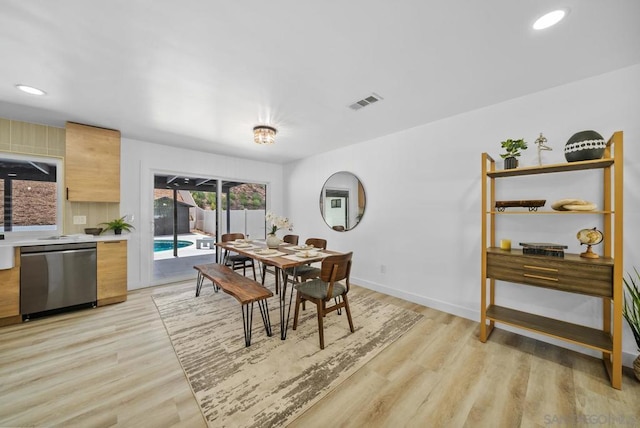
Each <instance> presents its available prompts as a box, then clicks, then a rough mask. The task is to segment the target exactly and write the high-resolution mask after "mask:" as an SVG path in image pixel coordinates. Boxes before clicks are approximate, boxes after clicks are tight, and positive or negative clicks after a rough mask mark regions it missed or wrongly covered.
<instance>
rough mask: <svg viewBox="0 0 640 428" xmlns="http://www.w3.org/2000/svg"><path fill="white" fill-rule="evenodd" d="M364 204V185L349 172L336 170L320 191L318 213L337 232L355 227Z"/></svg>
mask: <svg viewBox="0 0 640 428" xmlns="http://www.w3.org/2000/svg"><path fill="white" fill-rule="evenodd" d="M365 205H366V198H365V195H364V187H362V183H361V182H360V180H359V179H358V177H356V176H355V175H353V174H352V173H350V172H346V171H340V172H336V173H335V174H333V175H332V176H331V177H329V178H328V179H327V181H326V182H325V183H324V186H323V187H322V191H321V192H320V214H322V218H323V219H324V221H325V223H327V225H328V226H329V227H330V228H332V229H333V230H336V231H338V232H345V231H347V230H351V229H353V228H354V227H356V226H357V225H358V223H360V220H362V216H363V215H364V208H365Z"/></svg>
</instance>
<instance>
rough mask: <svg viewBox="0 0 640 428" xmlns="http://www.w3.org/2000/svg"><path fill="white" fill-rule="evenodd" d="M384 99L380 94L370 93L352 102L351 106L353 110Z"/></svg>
mask: <svg viewBox="0 0 640 428" xmlns="http://www.w3.org/2000/svg"><path fill="white" fill-rule="evenodd" d="M382 100H383V98H382V97H381V96H380V95H378V94H374V93H371V95H369V96H368V97H366V98H363V99H361V100H358V101H356V102H354V103H352V104H350V105H349V108H350V109H351V110H360V109H361V108H364V107H366V106H368V105H370V104H373V103H377V102H378V101H382Z"/></svg>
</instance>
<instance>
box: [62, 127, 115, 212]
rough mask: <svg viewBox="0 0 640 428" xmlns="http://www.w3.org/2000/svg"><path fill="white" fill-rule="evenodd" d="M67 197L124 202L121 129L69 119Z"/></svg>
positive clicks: (66, 156) (66, 161)
mask: <svg viewBox="0 0 640 428" xmlns="http://www.w3.org/2000/svg"><path fill="white" fill-rule="evenodd" d="M64 170H65V186H66V188H67V199H68V200H69V201H78V202H120V132H119V131H115V130H112V129H104V128H96V127H93V126H87V125H80V124H77V123H72V122H67V125H66V148H65V168H64Z"/></svg>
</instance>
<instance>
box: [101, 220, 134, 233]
mask: <svg viewBox="0 0 640 428" xmlns="http://www.w3.org/2000/svg"><path fill="white" fill-rule="evenodd" d="M126 217H127V216H126V215H125V216H122V217H120V218H117V219H115V220H111V221H109V222H106V223H100V224H104V225H105V226H106V227H105V230H113V233H115V234H116V235H120V234H122V231H123V230H125V231H127V232H130V231H131V230H132V229H135V227H133V225H132V224H129V223H127V222H126V221H125V220H124V219H125V218H126Z"/></svg>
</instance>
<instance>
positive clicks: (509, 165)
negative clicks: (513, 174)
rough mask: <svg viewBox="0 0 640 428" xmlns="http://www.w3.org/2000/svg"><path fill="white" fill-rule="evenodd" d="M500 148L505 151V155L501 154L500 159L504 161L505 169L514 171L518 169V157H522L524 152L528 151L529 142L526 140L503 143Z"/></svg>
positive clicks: (510, 140)
mask: <svg viewBox="0 0 640 428" xmlns="http://www.w3.org/2000/svg"><path fill="white" fill-rule="evenodd" d="M500 146H501V147H502V148H503V149H504V151H505V153H502V154H500V157H501V158H502V159H504V169H513V168H517V167H518V157H520V155H521V153H520V152H521V151H522V150H526V149H527V142H526V141H524V139H522V138H521V139H519V140H512V139H511V138H509V139H508V140H505V141H502V142H501V143H500Z"/></svg>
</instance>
